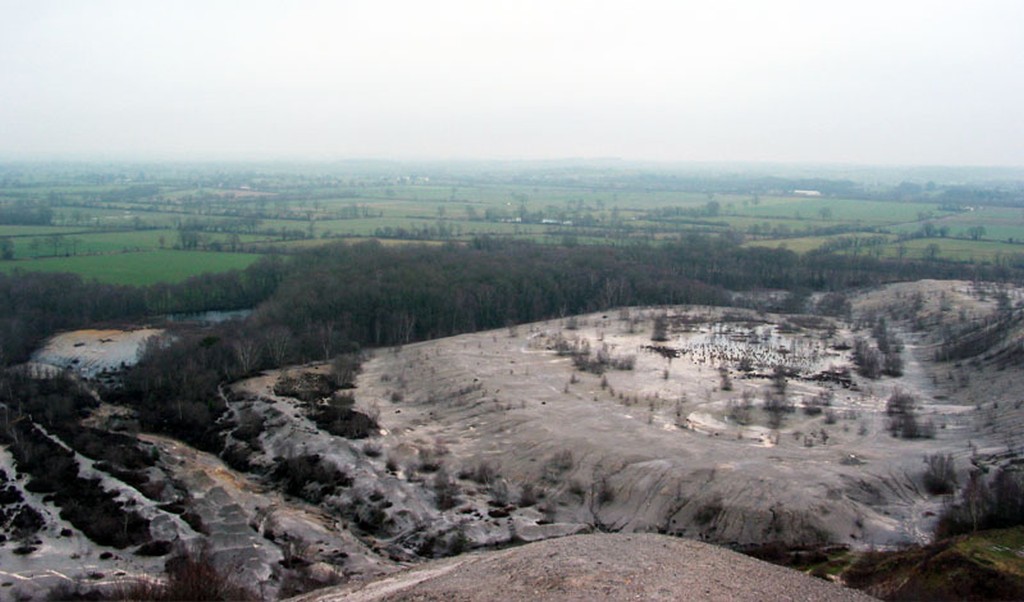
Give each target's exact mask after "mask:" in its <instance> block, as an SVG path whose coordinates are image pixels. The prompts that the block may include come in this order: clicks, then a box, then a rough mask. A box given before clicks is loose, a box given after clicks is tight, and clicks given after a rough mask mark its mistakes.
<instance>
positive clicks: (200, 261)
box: [0, 251, 259, 286]
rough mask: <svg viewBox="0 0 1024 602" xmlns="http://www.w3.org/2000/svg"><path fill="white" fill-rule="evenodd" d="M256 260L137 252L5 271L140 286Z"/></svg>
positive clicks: (17, 265) (10, 266)
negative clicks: (68, 274)
mask: <svg viewBox="0 0 1024 602" xmlns="http://www.w3.org/2000/svg"><path fill="white" fill-rule="evenodd" d="M258 258H259V255H256V254H252V253H205V252H201V251H140V252H136V253H115V254H111V255H81V256H77V257H56V258H47V259H32V260H27V261H5V262H2V263H0V269H2V270H4V271H5V272H11V271H14V270H26V271H36V272H71V273H73V274H78V275H79V276H81V277H82V278H84V279H86V280H98V281H100V282H107V283H110V284H129V285H134V286H142V285H147V284H154V283H157V282H180V281H182V280H185V279H186V278H188V277H190V276H196V275H199V274H204V273H208V272H225V271H228V270H238V269H242V268H245V267H246V266H248V265H250V264H251V263H253V262H254V261H256V260H257V259H258Z"/></svg>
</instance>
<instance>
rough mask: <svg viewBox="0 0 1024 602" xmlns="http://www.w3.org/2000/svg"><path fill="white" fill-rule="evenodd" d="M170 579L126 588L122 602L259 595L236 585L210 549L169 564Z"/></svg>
mask: <svg viewBox="0 0 1024 602" xmlns="http://www.w3.org/2000/svg"><path fill="white" fill-rule="evenodd" d="M166 570H167V580H166V581H165V582H159V581H145V582H139V583H135V584H131V585H127V586H125V587H124V588H123V589H122V591H121V592H120V595H119V596H118V598H119V599H122V600H154V601H168V602H169V601H172V600H194V601H196V602H207V601H218V602H219V601H226V600H232V601H234V600H238V601H248V600H252V601H253V602H255V601H257V600H259V596H257V595H256V594H254V593H253V592H251V591H249V590H248V589H247V588H245V587H244V586H242V585H240V584H238V583H235V582H234V581H233V580H232V579H231V578H230V577H229V576H228V575H226V574H225V573H223V572H221V571H220V570H218V569H217V567H215V566H214V564H213V559H212V557H211V555H210V552H209V550H208V549H207V548H205V547H204V548H201V549H200V550H198V551H197V550H187V551H185V552H184V553H182V554H180V555H178V556H175V557H174V558H171V559H170V560H168V561H167V565H166Z"/></svg>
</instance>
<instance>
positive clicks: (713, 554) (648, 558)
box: [295, 534, 873, 602]
mask: <svg viewBox="0 0 1024 602" xmlns="http://www.w3.org/2000/svg"><path fill="white" fill-rule="evenodd" d="M499 599H500V600H507V601H509V602H514V601H527V600H531V601H532V600H666V601H667V600H722V601H733V600H751V601H754V600H806V601H812V600H822V601H824V600H828V601H845V600H849V601H854V600H872V599H873V598H870V597H868V596H866V595H864V594H861V593H860V592H856V591H853V590H849V589H844V588H842V587H840V586H838V585H835V584H832V583H828V582H826V581H822V580H820V579H815V578H813V577H808V576H806V575H803V574H801V573H798V572H796V571H791V570H789V569H785V568H782V567H778V566H774V565H770V564H767V563H765V562H761V561H758V560H755V559H753V558H749V557H747V556H742V555H740V554H737V553H735V552H730V551H728V550H725V549H723V548H720V547H716V546H711V545H707V544H703V543H699V542H695V541H688V540H683V539H679V538H674V537H666V536H662V535H651V534H645V535H612V534H594V535H578V536H573V537H566V538H562V539H555V540H548V541H544V542H540V543H534V544H529V545H527V546H523V547H518V548H513V549H510V550H503V551H497V552H486V553H483V554H471V555H465V556H460V557H457V558H455V559H451V560H442V561H438V562H432V563H429V564H427V565H424V566H421V567H417V568H416V569H413V570H410V571H406V572H403V573H399V574H397V575H394V576H391V577H388V578H386V579H383V580H380V581H376V582H373V583H370V584H368V585H361V586H357V587H345V588H339V589H335V590H326V591H322V592H314V593H312V594H309V595H306V596H302V597H300V598H297V599H295V602H377V601H384V600H421V601H424V602H425V601H432V600H436V601H439V602H440V601H442V600H444V601H448V600H460V601H466V602H472V601H478V600H479V601H485V600H486V601H490V600H499Z"/></svg>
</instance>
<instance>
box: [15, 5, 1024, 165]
mask: <svg viewBox="0 0 1024 602" xmlns="http://www.w3.org/2000/svg"><path fill="white" fill-rule="evenodd" d="M0 157H5V158H7V159H12V158H15V159H16V158H49V157H56V158H92V157H97V158H107V159H186V160H188V159H207V158H231V159H248V158H255V159H270V158H310V159H335V158H388V159H416V158H433V159H448V158H458V159H473V158H488V159H492V158H499V159H506V158H507V159H519V158H522V159H537V158H539V159H544V158H563V157H622V158H626V159H646V160H661V161H810V162H840V163H868V164H892V163H896V164H970V165H978V164H987V165H1024V1H1021V0H973V1H968V0H962V1H952V0H930V1H923V0H922V1H917V0H884V1H876V0H867V1H865V0H861V1H857V2H853V1H849V0H847V1H843V2H833V1H828V0H817V1H810V0H808V1H802V0H726V1H711V0H702V1H700V2H694V1H686V0H678V1H674V2H670V1H660V2H654V1H644V0H630V1H628V2H624V1H614V2H600V1H580V2H576V1H560V0H546V1H542V2H534V1H531V0H518V1H515V2H492V1H488V0H477V1H446V0H438V1H428V0H419V1H409V2H405V1H403V2H389V1H386V0H377V1H365V2H364V1H345V0H337V1H332V2H302V1H287V2H285V1H283V0H282V1H278V2H269V1H268V2H263V1H254V0H245V1H242V0H239V1H219V2H218V1H216V0H212V1H211V0H203V1H191V0H130V1H123V2H122V1H103V0H95V1H94V0H68V1H57V0H23V1H21V0H0Z"/></svg>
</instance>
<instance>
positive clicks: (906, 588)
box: [842, 527, 1024, 600]
mask: <svg viewBox="0 0 1024 602" xmlns="http://www.w3.org/2000/svg"><path fill="white" fill-rule="evenodd" d="M1022 553H1024V527H1014V528H1011V529H999V530H993V531H982V532H978V533H975V534H973V535H966V536H961V537H956V538H952V539H948V540H944V541H940V542H938V543H935V544H932V545H930V546H925V547H921V548H911V549H908V550H902V551H898V552H871V553H867V554H863V555H856V560H854V561H853V563H852V565H851V566H849V568H847V569H846V570H845V571H843V573H842V578H843V580H844V581H846V583H847V584H848V585H850V586H852V587H856V588H858V589H862V590H864V591H865V592H867V593H869V594H871V595H873V596H877V597H880V598H883V599H886V600H906V599H922V600H963V599H974V600H1019V599H1024V558H1022V557H1021V555H1020V554H1022Z"/></svg>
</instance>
